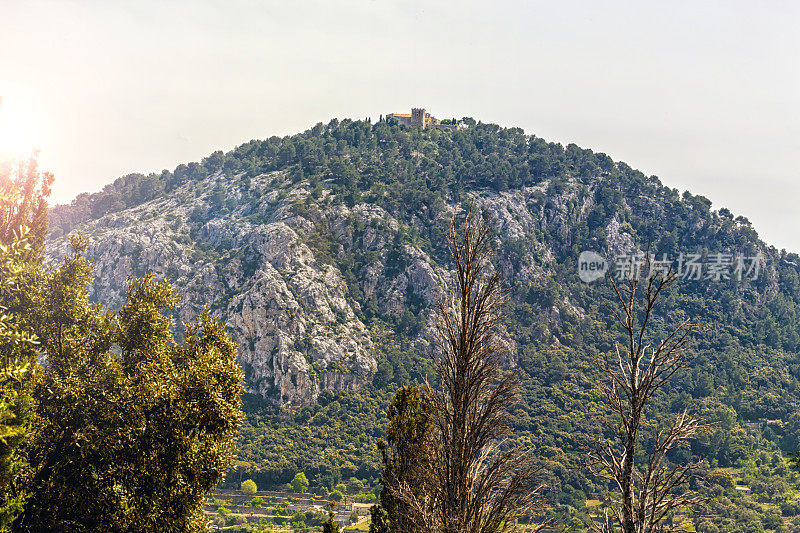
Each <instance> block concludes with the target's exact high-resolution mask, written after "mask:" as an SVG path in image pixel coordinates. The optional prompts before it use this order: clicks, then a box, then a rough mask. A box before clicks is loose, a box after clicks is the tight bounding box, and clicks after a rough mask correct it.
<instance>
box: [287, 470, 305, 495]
mask: <svg viewBox="0 0 800 533" xmlns="http://www.w3.org/2000/svg"><path fill="white" fill-rule="evenodd" d="M289 485H291V487H292V490H293V491H295V492H299V493H303V492H305V491H307V490H308V485H309V483H308V478H307V477H306V475H305V474H304V473H303V472H298V473H296V474H295V475H294V478H293V479H292V481H291V483H290V484H289Z"/></svg>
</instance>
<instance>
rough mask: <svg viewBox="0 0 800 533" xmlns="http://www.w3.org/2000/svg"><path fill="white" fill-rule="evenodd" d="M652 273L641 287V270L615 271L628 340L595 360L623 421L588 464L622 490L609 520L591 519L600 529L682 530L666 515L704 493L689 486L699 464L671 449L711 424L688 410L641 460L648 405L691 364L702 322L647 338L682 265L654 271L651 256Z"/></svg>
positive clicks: (619, 317)
mask: <svg viewBox="0 0 800 533" xmlns="http://www.w3.org/2000/svg"><path fill="white" fill-rule="evenodd" d="M646 257H647V260H646V262H645V271H649V275H648V276H647V278H646V280H645V281H644V282H643V283H642V284H643V286H644V290H643V291H640V286H639V285H640V280H639V278H638V276H631V278H630V279H628V280H626V281H625V282H624V283H620V284H619V285H618V284H617V283H616V282H615V281H614V279H613V278H611V277H610V276H609V280H610V283H611V286H612V288H613V290H614V293H615V295H616V297H617V301H618V309H615V308H610V310H611V313H612V315H613V317H614V318H615V319H616V321H617V322H618V323H619V324H620V325H621V326H622V330H623V331H624V335H625V340H624V344H623V343H617V345H616V355H615V356H613V357H609V356H608V355H604V356H596V357H595V360H594V363H595V365H596V366H597V367H598V368H599V369H600V371H601V372H602V373H603V374H604V375H605V376H606V377H607V378H608V381H607V382H605V383H601V384H600V387H601V390H602V392H603V394H604V396H605V399H606V402H607V404H608V406H609V407H610V409H611V412H612V416H613V418H614V419H615V420H614V421H613V422H610V423H609V424H608V426H607V429H608V428H610V429H611V437H610V438H603V437H600V438H598V439H597V441H596V442H594V443H593V444H592V445H591V446H590V454H589V460H588V461H587V467H588V468H589V470H590V471H591V472H592V473H594V474H595V475H597V476H599V477H601V478H604V479H607V480H609V481H611V482H612V483H613V484H614V485H615V486H616V489H617V490H618V495H617V494H615V495H614V496H609V499H610V504H611V505H610V514H608V513H607V514H606V516H605V520H604V522H603V523H600V524H598V523H595V522H592V523H590V527H591V529H592V530H593V531H601V532H607V531H613V530H614V529H615V525H618V527H621V529H622V531H623V532H624V533H646V532H651V531H674V530H677V529H679V527H673V526H670V527H667V526H666V525H665V524H664V519H665V518H666V517H667V515H668V514H669V513H670V512H672V511H674V510H676V509H678V508H681V507H685V506H692V505H695V504H697V503H699V501H700V499H699V498H698V497H697V496H696V495H695V494H694V493H692V492H690V491H686V490H684V489H685V487H684V485H685V484H686V483H687V482H688V481H689V479H690V478H691V477H692V476H693V475H694V473H695V471H696V469H697V467H698V466H699V464H698V462H690V463H687V464H677V465H676V464H672V463H670V462H669V460H668V459H667V454H668V453H669V452H670V451H671V450H673V449H675V448H677V447H679V446H681V445H684V444H686V441H687V440H688V439H690V438H692V437H693V436H695V435H697V434H698V433H699V432H702V431H704V430H705V428H706V426H705V425H704V424H703V423H702V422H701V421H700V420H699V419H698V418H696V417H694V416H691V415H689V414H687V413H686V412H685V411H684V412H683V413H680V414H679V415H677V416H676V418H675V420H674V421H673V422H672V423H671V425H669V426H668V427H667V428H665V429H662V430H659V431H656V433H655V435H654V441H653V447H652V451H651V452H650V453H648V454H646V460H645V461H644V463H643V464H641V465H636V464H634V462H635V456H636V453H637V451H638V450H639V449H640V446H641V442H640V440H641V436H642V431H643V429H644V427H645V425H646V420H645V419H644V411H645V407H646V405H647V402H648V401H649V400H650V399H651V398H652V396H653V394H654V393H655V392H656V391H657V390H658V389H660V388H661V387H663V386H664V384H666V383H667V382H668V381H669V380H670V378H672V376H673V375H675V373H676V372H677V371H678V370H679V369H680V368H682V367H684V366H685V360H684V357H683V353H684V351H685V349H686V347H687V343H688V341H689V336H690V334H691V333H692V332H693V331H695V329H696V325H695V324H693V323H691V322H690V321H689V320H686V319H683V320H681V321H680V322H679V324H678V326H677V327H676V328H675V329H674V330H672V331H671V332H670V333H669V334H667V335H666V337H665V338H664V339H663V340H661V341H660V342H658V343H657V344H651V343H650V341H649V340H648V339H647V332H648V326H649V325H651V322H652V319H653V318H654V309H655V308H656V303H657V301H658V300H659V297H660V296H662V292H663V291H664V290H665V289H667V288H668V287H669V286H671V285H672V284H673V283H674V282H675V279H676V276H675V273H674V271H672V270H671V269H669V270H668V271H666V272H664V271H657V272H654V271H653V269H651V268H650V267H651V261H650V255H649V253H648V254H647V256H646Z"/></svg>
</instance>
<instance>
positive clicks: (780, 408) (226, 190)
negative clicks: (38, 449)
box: [48, 119, 800, 531]
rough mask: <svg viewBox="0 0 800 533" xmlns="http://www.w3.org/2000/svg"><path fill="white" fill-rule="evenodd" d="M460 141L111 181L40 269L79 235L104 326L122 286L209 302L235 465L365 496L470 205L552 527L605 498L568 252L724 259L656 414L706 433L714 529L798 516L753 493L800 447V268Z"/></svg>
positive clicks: (570, 149)
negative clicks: (224, 359) (86, 241)
mask: <svg viewBox="0 0 800 533" xmlns="http://www.w3.org/2000/svg"><path fill="white" fill-rule="evenodd" d="M464 123H465V124H469V126H470V127H469V128H466V129H460V130H457V131H441V130H434V129H425V130H422V129H418V128H413V127H407V126H402V125H398V124H396V123H389V122H386V121H383V120H381V121H379V122H377V123H375V124H372V123H370V122H369V121H351V120H342V121H337V120H333V121H331V122H330V123H328V124H327V125H325V124H317V125H316V126H314V127H313V128H311V129H310V130H308V131H306V132H304V133H301V134H298V135H294V136H291V137H284V138H277V137H272V138H269V139H266V140H259V141H251V142H249V143H246V144H243V145H241V146H239V147H237V148H236V149H234V150H232V151H231V152H228V153H222V152H215V153H213V154H211V155H210V156H209V157H207V158H205V159H204V160H203V161H202V162H200V163H190V164H187V165H180V166H178V167H177V168H176V169H175V170H174V171H173V172H169V171H164V172H162V173H161V174H151V175H141V174H132V175H128V176H125V177H122V178H119V179H118V180H116V181H115V182H114V183H113V184H111V185H109V186H107V187H106V188H105V189H103V191H101V192H99V193H96V194H92V195H89V194H83V195H80V196H79V197H78V198H76V200H75V201H73V202H72V204H71V205H68V206H56V207H54V208H52V209H51V215H50V219H51V239H50V245H49V252H48V253H49V257H50V260H51V261H55V260H57V258H58V257H59V256H62V255H63V254H64V253H66V250H67V244H66V239H65V236H66V235H67V234H68V233H69V232H71V231H75V230H78V231H81V232H83V233H84V234H85V235H87V236H88V237H89V238H90V242H91V245H90V247H89V250H88V256H89V258H90V259H91V260H93V261H94V263H95V265H96V272H95V278H96V279H95V285H94V292H93V297H94V298H96V299H97V300H98V301H100V302H103V303H104V304H105V305H109V306H112V307H113V306H117V305H119V304H120V303H121V301H122V298H123V296H124V293H125V290H126V286H127V284H126V280H127V279H128V278H129V277H130V276H140V275H143V274H144V273H146V272H154V273H155V274H156V275H158V276H161V277H165V278H166V279H168V280H169V281H170V282H172V283H173V285H174V286H175V287H176V288H177V290H178V291H179V293H180V295H181V304H180V306H179V307H178V309H177V310H176V312H175V315H176V318H179V319H187V318H189V317H191V316H194V315H196V314H197V313H198V312H199V311H200V310H201V309H202V308H203V307H204V306H206V305H208V306H210V307H211V309H212V311H213V312H214V313H215V314H216V315H218V316H220V317H222V318H223V320H225V322H226V323H227V324H228V328H229V331H230V333H231V334H232V336H233V337H234V339H236V340H237V342H239V344H240V346H241V362H242V366H243V368H244V370H245V375H246V381H247V387H248V390H249V394H248V395H247V397H246V398H245V400H246V401H245V404H246V408H247V413H248V422H247V423H246V424H245V426H244V427H243V428H242V434H241V437H240V449H239V457H240V459H243V460H246V461H248V462H249V463H251V464H252V467H253V471H254V473H253V475H254V479H256V480H257V482H259V483H261V482H264V483H276V484H277V483H285V482H286V481H288V480H289V479H291V477H292V476H293V475H294V473H295V472H296V471H299V470H304V471H305V472H306V474H308V475H309V477H310V478H312V485H313V484H325V485H327V486H331V485H332V484H333V483H335V482H336V481H338V480H339V479H342V478H349V477H351V476H356V477H359V478H365V479H367V480H368V482H373V483H374V481H375V479H376V477H377V475H378V472H379V461H378V457H377V453H376V449H375V443H376V441H377V439H379V438H380V437H381V436H382V434H383V413H384V410H385V405H386V402H387V401H388V400H389V399H390V398H391V394H392V391H393V390H395V389H396V387H397V386H398V385H400V384H403V383H408V382H415V381H420V380H422V379H425V378H426V377H427V376H431V372H430V365H429V361H430V355H431V349H432V340H433V339H434V335H433V330H432V327H431V326H432V322H431V313H430V312H431V309H432V304H433V303H434V301H435V298H436V295H437V294H438V291H439V287H440V285H441V284H442V283H448V282H450V281H452V274H451V272H452V267H451V265H450V263H449V257H448V253H447V250H446V243H445V237H446V231H447V227H448V223H449V220H450V218H451V216H452V214H453V213H454V212H462V213H463V211H465V210H466V209H469V207H470V206H471V205H474V206H475V207H476V208H478V209H480V210H481V211H482V212H483V213H484V215H485V216H486V217H488V219H489V220H490V221H491V223H492V225H493V227H494V230H495V235H494V239H495V241H494V242H495V246H496V249H497V252H498V257H497V261H496V267H497V268H498V269H499V271H500V272H501V273H502V275H503V278H504V280H506V283H507V285H508V288H509V291H510V293H509V294H510V302H509V306H508V309H507V315H508V316H507V321H506V325H505V328H506V329H505V331H504V336H505V337H506V338H507V340H508V347H509V355H508V366H509V368H512V369H514V371H515V372H517V373H518V374H519V375H520V377H521V380H522V384H523V405H522V408H521V411H520V413H519V416H518V417H517V420H516V423H515V424H516V431H517V437H518V438H519V439H520V440H521V441H522V442H525V443H526V445H527V446H528V447H529V449H530V450H531V453H533V454H536V455H537V456H538V457H541V458H542V459H543V460H544V461H546V462H547V463H548V466H549V470H548V471H549V472H550V475H551V479H550V483H549V486H550V495H551V497H552V498H553V499H554V500H555V501H556V502H558V503H559V504H560V505H561V507H559V509H560V511H559V512H561V513H563V514H564V515H565V516H574V515H576V514H579V513H580V512H583V510H585V509H586V506H587V503H586V502H587V499H588V500H589V501H591V497H592V496H593V495H597V494H599V493H601V492H602V490H603V488H602V486H600V485H598V484H597V482H596V481H594V480H591V479H588V478H587V477H586V476H584V475H583V474H582V473H581V472H580V471H579V470H576V469H574V468H572V467H573V466H575V465H576V461H577V456H578V453H579V450H580V446H581V441H582V439H585V438H587V437H586V436H587V435H590V434H592V433H593V432H595V431H597V422H596V420H595V418H594V416H593V415H594V414H596V413H598V412H601V411H602V409H603V407H602V402H601V400H600V394H599V391H598V389H597V388H596V383H597V380H598V379H600V376H599V375H598V373H597V372H596V370H595V369H594V368H593V367H592V365H591V364H590V359H591V355H592V354H594V353H597V352H606V351H609V350H610V349H612V346H613V341H614V339H616V338H617V337H616V334H617V330H616V329H615V325H614V323H613V321H612V320H611V317H610V313H609V312H608V310H607V309H606V307H605V306H606V305H607V304H609V303H612V304H613V299H612V297H611V296H612V294H611V291H610V289H609V287H608V285H607V284H606V283H604V282H602V281H599V282H595V283H592V284H587V283H584V282H582V281H581V280H580V278H579V276H578V270H577V267H578V257H579V256H580V254H581V252H583V251H594V252H596V253H598V254H600V255H601V256H602V257H605V258H607V259H608V260H609V262H612V260H613V258H614V257H615V256H619V255H624V254H628V253H630V252H635V251H642V250H646V249H648V248H649V249H650V250H657V251H658V252H659V254H660V255H664V256H666V257H668V258H671V259H674V260H678V258H687V257H689V254H695V253H699V254H700V256H701V257H700V259H699V260H700V261H702V262H703V263H705V264H706V265H707V266H708V265H711V264H712V263H715V262H716V263H717V264H718V265H719V264H721V263H724V262H726V261H730V265H729V268H726V269H724V270H719V271H718V275H713V270H707V271H706V272H705V274H709V273H711V274H712V275H710V278H711V279H700V280H682V281H681V282H680V283H678V285H677V286H676V287H675V289H674V290H672V291H671V292H670V293H669V294H668V295H667V297H666V298H665V299H664V305H663V307H662V309H661V313H660V315H659V317H658V320H657V321H656V323H655V325H654V327H655V329H656V335H655V338H658V334H659V333H660V334H663V333H664V332H665V331H666V330H667V329H669V326H670V324H671V323H672V322H673V321H674V319H675V317H676V316H680V315H685V316H688V317H690V318H691V319H692V320H694V321H697V322H700V323H702V324H703V330H702V333H701V334H699V335H697V336H696V338H695V340H694V346H693V351H692V353H691V355H690V356H689V358H688V363H689V364H688V367H687V368H686V369H684V370H682V371H681V372H680V373H679V374H677V375H676V376H675V377H674V378H673V381H672V383H671V384H670V385H669V386H668V387H667V388H666V389H665V390H664V391H663V393H662V394H660V395H659V396H658V397H656V398H654V406H653V412H652V415H653V416H654V417H655V419H657V420H660V419H661V418H662V417H664V416H666V415H668V414H669V413H673V412H676V411H679V410H682V409H689V410H691V411H695V412H699V413H701V414H702V415H703V416H705V417H706V418H707V419H709V420H710V421H712V422H714V423H715V426H714V429H713V431H712V432H711V433H709V434H708V435H705V436H703V437H700V438H698V439H696V441H694V442H693V443H692V449H691V450H684V451H682V452H681V453H691V454H695V455H698V456H700V457H702V458H704V459H705V460H706V461H707V462H708V463H707V468H708V471H709V473H710V475H711V476H712V478H713V476H717V478H714V479H717V481H716V482H714V483H711V484H710V485H709V487H710V488H709V489H708V490H716V488H715V487H717V486H718V487H720V490H722V491H723V494H724V499H726V500H727V502H726V501H724V499H720V498H717V499H716V503H715V504H716V505H717V506H722V507H721V508H719V509H716V510H714V509H713V508H712V510H711V511H709V513H710V514H709V516H710V517H711V516H713V517H715V518H714V519H713V520H712V521H713V523H714V524H723V525H724V524H725V523H726V522H725V520H726V518H724V517H725V516H729V517H731V518H730V520H732V521H733V522H732V523H733V524H735V525H736V527H739V524H751V523H752V524H760V525H761V526H760V527H762V528H764V527H767V526H769V525H770V524H773V523H774V521H775V516H778V519H780V521H781V523H783V524H784V525H785V526H786V527H789V525H791V524H792V523H793V522H792V520H794V518H793V517H795V516H796V515H800V503H798V504H797V505H795V508H794V509H795V510H792V508H791V505H794V503H793V502H795V501H796V500H795V499H794V498H795V496H793V495H792V494H791V493H789V491H788V489H786V490H771V489H769V487H774V486H781V485H778V484H783V485H782V486H783V487H784V488H786V487H788V486H789V485H790V484H791V483H793V482H794V481H795V478H794V477H793V476H794V474H793V473H791V472H790V471H789V470H788V469H787V468H786V465H785V464H784V463H783V461H782V459H781V458H782V454H783V453H785V452H788V451H790V450H796V449H800V414H798V413H799V411H800V410H799V409H798V407H800V401H799V400H798V391H800V356H798V353H799V352H800V323H799V322H798V315H799V314H800V268H799V267H798V265H800V257H798V256H797V255H796V254H792V253H787V252H785V251H778V250H776V249H775V248H773V247H770V246H768V245H766V244H765V243H764V242H762V241H761V240H760V239H759V238H758V235H757V233H756V231H755V230H754V229H753V228H752V227H751V224H750V222H749V221H748V220H747V219H746V218H745V217H743V216H734V215H733V214H732V213H731V212H730V211H729V210H727V209H724V208H723V209H719V210H712V209H711V202H710V201H709V200H708V199H706V198H704V197H702V196H695V195H692V194H691V193H688V192H686V193H683V194H680V193H679V191H677V190H675V189H671V188H669V187H667V186H664V185H663V184H662V183H661V181H660V180H659V179H658V178H657V177H655V176H647V175H645V174H643V173H642V172H640V171H637V170H634V169H632V168H630V167H629V166H628V165H626V164H625V163H622V162H615V161H613V160H612V159H611V158H610V157H608V156H607V155H605V154H600V153H594V152H592V151H591V150H586V149H581V148H579V147H577V146H575V145H572V144H570V145H568V146H566V147H564V146H562V145H560V144H554V143H548V142H546V141H544V140H542V139H540V138H537V137H535V136H527V135H525V134H524V132H523V131H522V130H520V129H517V128H502V127H499V126H497V125H493V124H483V123H476V122H475V121H473V120H471V119H465V120H464ZM681 254H683V255H681ZM717 254H728V255H723V256H719V255H717ZM737 257H742V258H755V257H760V258H762V259H763V260H762V261H759V271H758V275H757V276H755V275H754V274H755V272H753V271H752V270H751V272H749V273H745V274H747V275H744V276H737V273H736V270H735V268H736V258H737ZM748 266H753V264H752V262H751V263H750V264H748ZM612 267H613V264H612ZM708 268H711V267H710V266H709V267H708ZM703 277H706V276H705V275H704V276H703ZM739 277H741V279H739ZM715 278H719V279H715ZM431 379H433V376H431ZM723 474H725V475H729V477H731V480H734V479H735V481H736V482H738V483H746V484H748V485H749V487H750V488H751V489H753V492H752V493H749V494H745V492H744V491H736V490H734V488H733V481H731V483H728V480H727V478H724V479H723V478H720V477H719V476H722V475H723ZM723 477H724V476H723ZM756 483H761V485H756ZM728 485H730V486H728ZM756 486H757V487H761V488H763V498H762V494H761V493H759V492H756V489H755V488H754V487H756ZM759 490H760V489H759ZM762 500H763V501H762ZM786 506H789V507H786ZM748 513H750V514H748ZM781 514H783V515H784V516H785V517H787V518H783V517H781V516H780V515H781ZM751 515H752V516H751ZM700 519H702V517H700V518H698V520H700ZM708 520H711V518H709V519H708ZM770 520H772V522H770ZM709 523H711V522H709ZM713 527H717V526H716V525H715V526H713ZM743 527H744V526H743ZM754 527H755V526H754ZM767 529H774V528H769V527H767ZM706 530H709V529H706ZM709 531H710V530H709Z"/></svg>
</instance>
